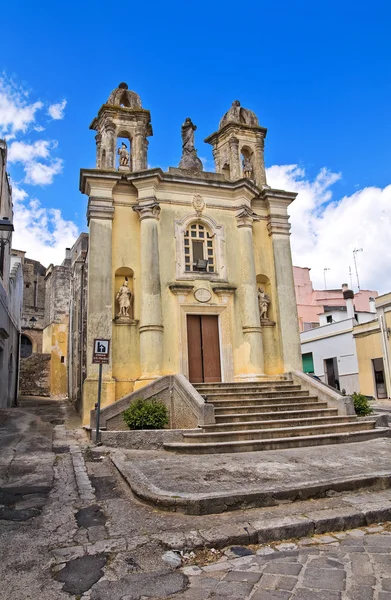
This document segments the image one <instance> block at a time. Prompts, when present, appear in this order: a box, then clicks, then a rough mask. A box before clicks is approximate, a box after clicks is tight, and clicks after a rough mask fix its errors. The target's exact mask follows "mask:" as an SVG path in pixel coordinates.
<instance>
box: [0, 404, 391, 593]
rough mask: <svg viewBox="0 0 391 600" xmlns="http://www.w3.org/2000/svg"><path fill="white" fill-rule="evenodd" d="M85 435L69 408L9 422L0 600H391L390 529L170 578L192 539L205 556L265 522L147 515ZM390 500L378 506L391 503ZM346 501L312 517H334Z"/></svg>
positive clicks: (10, 416) (0, 513) (1, 492)
mask: <svg viewBox="0 0 391 600" xmlns="http://www.w3.org/2000/svg"><path fill="white" fill-rule="evenodd" d="M79 425H80V423H79V420H78V418H77V416H76V414H75V413H74V412H73V411H72V409H71V407H70V406H69V404H67V403H65V402H53V401H49V400H41V401H39V400H31V401H28V400H26V401H23V402H21V405H20V407H19V408H17V409H9V410H4V411H0V548H1V561H0V600H30V599H31V600H33V599H34V600H37V599H38V598H39V600H63V599H68V600H69V599H70V598H73V599H75V598H78V599H79V600H80V599H81V600H141V599H142V598H143V599H149V600H157V599H163V598H174V599H176V600H184V599H186V600H204V599H205V600H206V599H209V598H210V599H212V598H213V600H222V598H223V597H224V598H225V599H226V600H234V599H239V598H240V599H243V598H251V600H269V599H273V598H276V599H283V600H285V599H286V598H295V599H296V598H297V599H298V600H306V599H307V598H308V599H311V600H321V599H329V600H334V599H337V598H341V599H342V600H365V599H366V598H374V599H376V600H388V599H390V600H391V585H390V584H391V542H390V540H391V536H390V535H389V534H388V532H387V527H382V528H380V529H376V528H369V530H368V529H365V528H364V529H359V530H353V531H352V532H350V533H347V534H346V537H344V536H345V534H343V533H341V534H338V535H339V536H340V537H328V538H324V537H322V536H317V537H315V538H312V539H311V540H304V541H303V540H302V541H301V542H300V544H301V545H300V546H298V547H297V549H296V548H295V549H293V550H291V551H289V552H287V551H286V547H285V546H281V547H280V548H279V549H278V548H276V547H275V548H274V549H271V548H268V547H266V548H265V547H259V548H253V550H254V551H255V552H256V551H259V552H261V555H250V556H245V557H242V558H239V559H236V558H233V556H235V555H234V554H233V553H232V551H229V552H228V556H226V555H224V557H222V558H223V560H221V562H219V563H218V564H212V565H209V566H207V567H205V568H201V569H200V568H194V567H189V566H185V567H184V568H179V569H175V568H173V567H172V568H171V567H170V564H169V563H168V562H167V560H168V559H167V557H164V554H165V553H166V551H167V548H168V547H169V546H171V547H173V548H175V547H176V546H177V545H179V544H180V543H182V542H183V536H184V532H187V533H186V535H187V536H188V539H189V544H190V545H192V544H194V545H200V544H201V545H202V544H203V543H204V542H205V536H209V538H208V539H209V540H213V532H214V531H216V528H218V527H219V528H220V530H221V527H226V528H227V531H228V530H229V529H230V530H232V529H233V528H235V527H237V529H238V530H239V525H240V526H241V528H242V529H241V531H242V532H243V524H245V523H246V519H249V518H250V514H251V518H255V517H257V518H261V516H262V515H265V514H266V513H265V512H262V510H261V509H252V510H251V511H235V512H233V513H225V514H222V515H206V516H192V515H183V514H177V513H168V512H163V511H158V510H156V509H155V508H153V507H149V506H147V505H144V504H141V503H140V502H138V501H137V500H136V499H134V498H133V497H132V496H131V494H130V492H129V489H128V488H127V486H126V484H125V483H124V482H123V481H122V480H121V478H120V476H119V475H118V473H117V472H116V470H115V469H114V467H113V465H112V464H111V462H110V460H109V458H108V457H107V456H103V455H102V456H101V455H100V453H99V451H98V452H97V450H96V449H92V448H90V447H89V446H88V443H87V440H86V439H85V437H84V434H83V432H82V430H81V429H80V428H79ZM381 494H382V493H381V492H378V493H377V496H376V494H373V496H376V497H378V498H379V499H382V502H383V503H384V502H388V503H389V499H388V496H386V495H385V494H384V497H383V498H382V496H381ZM363 497H364V496H363ZM337 501H338V499H337V498H336V499H326V500H319V501H314V502H308V505H306V503H302V506H303V507H305V506H307V509H308V511H310V510H314V509H316V508H317V507H319V506H320V507H323V508H328V509H329V511H330V509H332V508H333V506H334V503H336V502H337ZM360 501H361V502H362V498H361V499H360ZM270 510H271V509H270ZM270 510H269V512H270ZM273 510H274V513H273V514H277V513H278V514H281V515H283V511H284V510H287V508H286V507H285V508H284V506H281V507H274V509H273ZM390 530H391V527H390ZM200 532H204V537H203V538H201V537H200ZM336 535H337V534H336ZM227 539H228V538H227ZM314 541H316V542H324V543H323V545H322V544H321V545H314ZM326 542H328V543H327V544H326ZM227 543H228V542H227ZM306 544H308V546H307V545H306ZM329 544H332V545H331V546H330V545H329ZM333 544H334V545H333ZM274 546H276V545H274ZM277 546H278V545H277ZM237 552H239V553H240V552H243V550H238V551H237ZM265 552H271V554H265ZM262 553H263V554H262ZM171 558H172V557H171ZM174 558H175V557H174ZM176 562H178V560H177V561H176Z"/></svg>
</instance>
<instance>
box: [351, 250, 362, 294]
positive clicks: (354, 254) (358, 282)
mask: <svg viewBox="0 0 391 600" xmlns="http://www.w3.org/2000/svg"><path fill="white" fill-rule="evenodd" d="M357 252H363V249H362V248H355V249H354V250H353V259H354V266H355V269H356V277H357V287H358V291H360V280H359V278H358V269H357V261H356V254H357Z"/></svg>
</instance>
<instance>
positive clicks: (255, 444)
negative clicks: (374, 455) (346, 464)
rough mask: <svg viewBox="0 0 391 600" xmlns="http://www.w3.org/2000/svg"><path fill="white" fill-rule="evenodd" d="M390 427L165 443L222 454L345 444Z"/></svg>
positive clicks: (172, 447)
mask: <svg viewBox="0 0 391 600" xmlns="http://www.w3.org/2000/svg"><path fill="white" fill-rule="evenodd" d="M390 434H391V429H390V428H389V427H379V428H375V429H368V430H364V431H354V432H349V433H332V434H321V435H308V436H298V437H285V438H274V439H266V440H248V441H243V442H217V443H216V442H211V443H205V444H202V443H201V444H186V443H185V442H175V443H174V442H172V443H167V444H164V448H165V450H169V451H172V452H179V453H187V454H222V453H227V452H231V453H234V452H258V451H260V450H279V449H283V448H298V447H305V446H321V445H326V444H343V443H350V442H364V441H367V440H372V439H375V438H377V437H389V436H390Z"/></svg>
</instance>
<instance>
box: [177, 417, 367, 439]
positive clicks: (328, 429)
mask: <svg viewBox="0 0 391 600" xmlns="http://www.w3.org/2000/svg"><path fill="white" fill-rule="evenodd" d="M374 428H375V423H374V422H373V421H353V422H349V423H331V424H328V425H324V424H323V425H305V426H299V427H276V428H271V429H270V428H267V429H250V430H243V431H216V432H213V431H212V432H208V433H184V434H183V441H184V442H186V443H189V444H201V443H204V444H206V443H217V442H241V441H247V440H253V441H258V440H267V439H274V438H284V437H299V436H300V437H301V436H304V437H306V436H309V435H311V436H316V435H323V434H333V433H345V432H346V433H348V432H355V431H366V430H369V429H374Z"/></svg>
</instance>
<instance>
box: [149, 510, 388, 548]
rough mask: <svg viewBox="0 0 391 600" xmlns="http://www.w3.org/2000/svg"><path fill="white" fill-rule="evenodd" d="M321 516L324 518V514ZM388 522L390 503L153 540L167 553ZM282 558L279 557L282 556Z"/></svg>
mask: <svg viewBox="0 0 391 600" xmlns="http://www.w3.org/2000/svg"><path fill="white" fill-rule="evenodd" d="M323 513H324V514H323ZM390 519H391V502H390V504H389V506H381V507H378V508H377V509H372V510H368V511H366V510H357V509H356V510H355V509H353V508H352V509H341V510H338V509H337V510H335V509H333V510H320V511H316V512H314V513H308V514H307V515H303V516H292V517H283V518H279V519H278V518H272V519H268V520H266V519H265V520H264V521H260V520H258V521H257V520H254V521H252V522H251V523H246V526H241V525H228V526H225V527H221V528H214V529H210V530H199V531H190V532H182V533H180V534H179V533H175V534H173V533H166V534H160V535H154V536H152V537H153V538H154V539H156V540H157V541H159V542H160V543H162V545H163V546H164V547H165V548H167V549H170V550H185V551H191V550H196V549H200V548H216V549H218V548H225V547H226V546H231V545H232V546H235V545H240V546H241V545H247V544H267V543H270V542H278V541H282V540H290V539H299V538H308V537H311V536H313V535H320V534H324V533H327V532H337V531H344V530H348V529H355V528H358V527H366V526H369V525H373V524H374V523H379V522H384V521H387V520H390ZM281 554H282V553H281Z"/></svg>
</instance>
